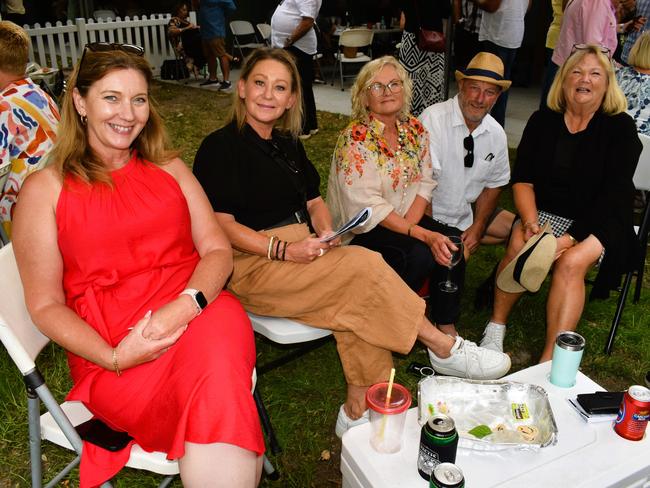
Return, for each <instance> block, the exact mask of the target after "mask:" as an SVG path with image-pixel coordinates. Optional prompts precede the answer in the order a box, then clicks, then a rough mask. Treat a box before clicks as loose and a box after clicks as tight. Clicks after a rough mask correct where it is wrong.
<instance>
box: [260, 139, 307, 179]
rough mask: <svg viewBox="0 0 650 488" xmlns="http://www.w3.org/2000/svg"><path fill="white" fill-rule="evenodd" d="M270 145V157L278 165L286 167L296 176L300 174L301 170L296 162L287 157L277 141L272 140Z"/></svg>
mask: <svg viewBox="0 0 650 488" xmlns="http://www.w3.org/2000/svg"><path fill="white" fill-rule="evenodd" d="M268 143H269V145H270V146H271V152H270V156H271V158H273V160H274V161H275V162H276V163H278V164H284V165H286V166H287V167H288V168H289V169H290V170H291V171H292V172H293V173H295V174H298V173H300V168H298V165H297V164H296V162H295V161H294V160H293V159H291V158H290V157H289V156H287V154H286V153H285V152H284V151H283V150H282V149H281V148H280V146H278V145H277V143H276V142H275V141H273V140H270V141H268Z"/></svg>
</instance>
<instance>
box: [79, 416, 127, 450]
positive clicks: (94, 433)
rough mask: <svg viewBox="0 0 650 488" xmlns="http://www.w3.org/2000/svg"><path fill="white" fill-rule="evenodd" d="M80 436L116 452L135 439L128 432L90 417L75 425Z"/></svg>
mask: <svg viewBox="0 0 650 488" xmlns="http://www.w3.org/2000/svg"><path fill="white" fill-rule="evenodd" d="M75 429H77V432H78V433H79V436H80V437H81V438H82V439H83V440H84V441H87V442H90V443H91V444H95V445H96V446H99V447H103V448H104V449H106V450H108V451H111V452H115V451H121V450H122V449H124V448H125V447H126V446H127V444H128V443H129V442H131V440H132V439H133V437H131V436H130V435H129V434H127V433H126V432H120V431H117V430H113V429H111V428H110V427H109V426H108V425H106V424H105V423H104V422H102V421H101V420H99V419H90V420H87V421H86V422H84V423H83V424H79V425H77V426H76V427H75Z"/></svg>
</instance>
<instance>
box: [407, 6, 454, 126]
mask: <svg viewBox="0 0 650 488" xmlns="http://www.w3.org/2000/svg"><path fill="white" fill-rule="evenodd" d="M400 8H401V12H402V15H401V19H400V27H402V28H403V29H404V32H403V34H402V43H401V47H400V50H399V60H400V63H402V65H403V66H404V67H405V68H406V71H408V73H409V76H410V77H411V80H413V100H412V102H411V113H412V114H413V115H415V116H416V117H418V116H419V115H420V114H421V113H422V111H423V110H424V109H425V108H427V107H428V106H430V105H433V104H434V103H438V102H442V101H443V100H444V97H445V94H444V88H445V53H433V52H428V51H422V50H421V49H420V48H419V47H418V33H419V31H420V27H422V28H423V29H427V30H434V31H437V32H442V19H443V18H447V17H449V14H450V12H451V6H450V3H449V0H433V1H432V0H403V1H402V2H401V7H400Z"/></svg>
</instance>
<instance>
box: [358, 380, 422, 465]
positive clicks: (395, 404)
mask: <svg viewBox="0 0 650 488" xmlns="http://www.w3.org/2000/svg"><path fill="white" fill-rule="evenodd" d="M387 391H388V382H383V383H377V384H375V385H372V386H371V387H370V388H368V391H367V392H366V405H367V406H368V409H369V411H370V445H371V446H372V447H373V449H374V450H375V451H377V452H382V453H394V452H398V451H399V450H400V449H401V448H402V437H403V434H404V422H405V420H406V412H407V411H408V409H409V407H410V406H411V393H410V392H409V391H408V390H407V389H406V388H405V387H404V386H402V385H400V384H398V383H393V390H392V392H391V396H390V400H389V402H388V404H386V393H387Z"/></svg>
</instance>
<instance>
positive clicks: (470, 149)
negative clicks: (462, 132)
mask: <svg viewBox="0 0 650 488" xmlns="http://www.w3.org/2000/svg"><path fill="white" fill-rule="evenodd" d="M463 147H464V148H465V151H467V154H465V160H464V161H465V167H466V168H471V167H472V166H474V138H473V137H472V134H470V135H468V136H467V137H466V138H465V139H463Z"/></svg>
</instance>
